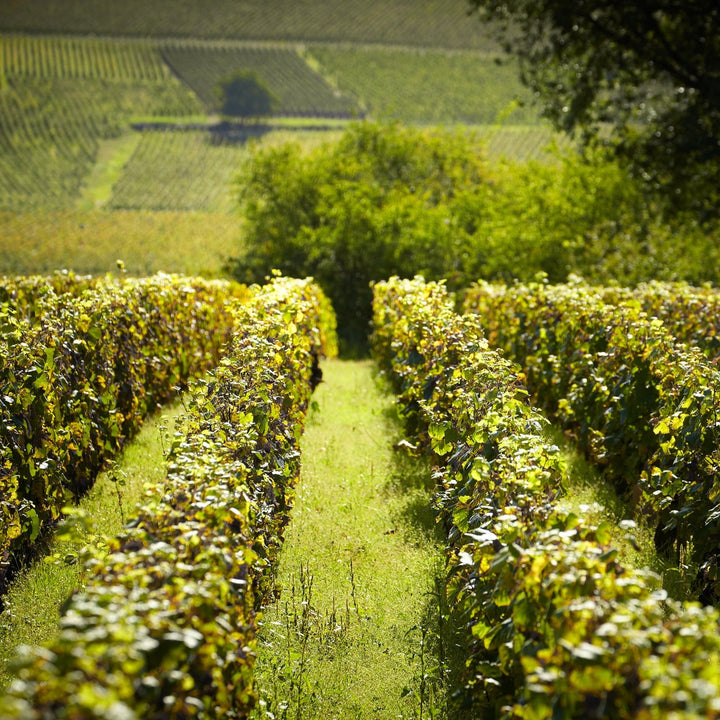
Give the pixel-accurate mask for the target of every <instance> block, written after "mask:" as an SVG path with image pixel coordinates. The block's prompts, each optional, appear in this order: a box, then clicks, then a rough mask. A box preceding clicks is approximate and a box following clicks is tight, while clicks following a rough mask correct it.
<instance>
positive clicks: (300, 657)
mask: <svg viewBox="0 0 720 720" xmlns="http://www.w3.org/2000/svg"><path fill="white" fill-rule="evenodd" d="M373 367H374V366H373V364H372V363H371V362H369V361H363V362H350V361H339V360H338V361H331V362H327V363H325V364H324V365H323V373H324V382H323V383H322V384H321V385H320V386H319V387H318V389H317V390H316V393H315V395H314V399H315V402H316V404H317V408H316V410H315V411H314V412H312V413H311V415H310V418H309V422H308V425H307V428H306V431H305V435H304V437H303V441H302V452H303V470H302V474H301V478H300V482H299V485H298V488H297V496H296V502H295V506H294V508H293V510H292V514H291V521H290V525H289V526H288V530H287V533H286V537H285V543H284V546H283V549H282V551H281V557H280V565H279V572H278V582H279V585H280V587H281V593H280V596H279V597H278V599H277V601H276V602H275V604H274V605H272V606H271V607H268V608H266V610H265V611H264V614H263V620H262V626H261V631H260V642H259V652H258V661H257V664H256V670H257V677H258V682H259V688H260V691H261V696H262V701H263V702H262V706H261V707H260V708H259V709H258V711H257V712H256V714H255V717H256V718H257V719H258V720H259V719H261V718H262V719H266V718H268V719H269V718H271V717H275V718H281V717H287V718H300V717H302V718H304V719H305V720H310V719H311V718H317V719H318V720H319V719H320V718H322V720H331V719H337V720H340V719H342V720H346V719H347V720H349V719H350V718H353V719H355V718H363V719H366V718H373V719H375V720H384V719H385V718H387V719H388V720H389V719H390V718H413V717H431V715H430V708H433V711H435V712H438V713H444V712H445V707H446V703H447V699H448V698H447V693H446V687H445V680H446V679H447V678H446V677H445V675H444V674H443V673H442V672H440V671H439V670H438V665H439V663H440V659H439V645H438V634H439V624H438V623H439V620H438V614H439V610H438V608H439V605H440V603H441V601H440V597H439V595H438V592H437V585H436V583H438V582H440V578H441V577H442V575H443V568H444V561H443V557H444V554H443V547H444V544H443V542H442V537H441V534H440V533H439V529H438V528H436V526H435V524H434V519H433V513H432V510H431V497H432V481H431V478H430V468H429V467H428V466H427V464H426V463H425V462H423V461H420V460H416V459H413V458H409V457H408V456H406V455H405V454H404V453H403V452H402V451H401V450H394V449H393V445H394V444H395V443H397V442H398V441H399V440H400V439H401V437H402V433H401V429H400V424H399V422H398V420H397V417H396V414H395V407H394V402H393V398H392V397H391V395H390V394H389V393H387V392H384V391H383V390H382V388H381V387H380V386H379V385H378V384H377V383H376V382H375V380H374V370H373ZM440 665H442V666H443V667H447V664H445V663H440ZM433 717H435V715H433Z"/></svg>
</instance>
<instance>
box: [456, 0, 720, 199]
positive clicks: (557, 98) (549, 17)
mask: <svg viewBox="0 0 720 720" xmlns="http://www.w3.org/2000/svg"><path fill="white" fill-rule="evenodd" d="M470 4H471V5H472V6H473V8H474V10H476V11H477V12H478V13H479V15H480V18H481V20H482V21H483V22H488V23H490V24H491V26H492V27H494V28H496V30H497V33H498V34H499V35H500V37H501V39H502V41H503V43H504V46H505V48H506V50H508V51H509V52H510V53H512V54H515V55H517V56H519V58H520V62H521V71H522V78H523V81H524V82H525V83H526V84H527V85H528V86H529V87H530V88H531V89H532V90H533V91H534V92H535V94H536V96H537V97H538V98H539V99H540V101H541V103H542V106H543V111H544V114H545V116H546V117H548V118H549V119H550V120H551V121H552V122H553V123H554V124H555V126H556V127H558V128H560V129H562V130H565V131H568V132H570V133H575V134H578V135H579V136H580V137H581V138H582V139H583V140H584V141H585V142H586V143H605V144H606V145H608V146H609V147H611V148H612V149H613V150H614V151H615V152H616V153H617V154H618V155H619V156H620V157H621V158H623V159H624V160H625V161H627V162H628V164H629V167H630V168H631V169H632V170H633V172H635V173H636V174H637V175H638V176H640V177H642V178H643V179H644V180H645V181H646V182H647V183H648V184H649V185H650V186H651V187H653V188H655V189H657V190H660V191H661V193H662V194H663V195H664V196H665V197H666V198H670V199H671V200H672V203H673V206H674V207H676V208H677V207H695V208H698V207H702V208H703V209H704V210H705V211H707V210H708V209H711V208H713V207H714V206H715V205H716V200H717V190H716V188H718V187H720V3H718V2H717V0H639V1H638V0H635V1H634V2H628V1H627V0H504V1H503V0H470Z"/></svg>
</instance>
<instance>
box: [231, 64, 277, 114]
mask: <svg viewBox="0 0 720 720" xmlns="http://www.w3.org/2000/svg"><path fill="white" fill-rule="evenodd" d="M218 97H219V99H220V102H221V106H220V112H221V113H222V114H223V115H229V116H232V117H243V118H259V117H264V116H267V115H271V114H272V113H273V111H274V110H275V108H276V106H277V104H278V101H277V98H276V97H275V96H274V95H273V94H272V92H270V90H269V89H268V87H267V86H266V85H265V84H264V83H263V81H262V80H261V79H260V78H259V77H258V76H257V74H256V73H254V72H252V71H238V72H236V73H233V74H232V75H230V76H229V77H227V78H225V79H224V80H221V81H220V83H219V84H218Z"/></svg>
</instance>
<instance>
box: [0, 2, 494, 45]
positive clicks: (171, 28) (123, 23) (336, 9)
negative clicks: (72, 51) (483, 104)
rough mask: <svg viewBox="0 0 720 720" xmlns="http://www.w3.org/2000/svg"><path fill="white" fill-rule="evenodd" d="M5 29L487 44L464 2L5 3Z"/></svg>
mask: <svg viewBox="0 0 720 720" xmlns="http://www.w3.org/2000/svg"><path fill="white" fill-rule="evenodd" d="M0 28H2V29H3V30H4V31H6V32H8V31H11V32H32V33H54V34H57V33H76V34H80V35H87V34H96V35H121V36H125V35H135V36H140V37H148V36H151V37H152V36H155V37H167V36H174V37H200V38H227V39H236V40H289V41H292V42H297V41H299V42H309V41H325V42H328V41H329V42H371V43H382V44H394V45H418V46H425V47H450V48H455V47H475V48H483V47H486V46H487V45H488V43H489V42H491V41H490V40H489V39H488V35H487V33H485V32H484V31H483V28H482V27H481V26H480V24H479V23H478V22H477V21H476V20H473V18H469V17H468V15H467V6H466V4H465V2H464V0H443V2H438V1H437V0H370V1H369V2H368V1H366V0H343V2H342V3H338V2H335V1H334V0H313V2H310V3H298V2H295V1H294V0H274V1H273V4H272V12H268V4H267V2H265V0H243V2H242V6H238V3H237V2H235V1H234V0H202V1H200V0H168V2H157V1H155V2H144V1H143V0H128V1H127V2H124V3H122V4H117V5H113V6H112V7H110V8H109V7H108V5H107V3H106V2H104V0H66V1H65V2H63V3H62V5H57V4H56V3H53V2H48V0H9V2H5V3H3V4H2V7H0Z"/></svg>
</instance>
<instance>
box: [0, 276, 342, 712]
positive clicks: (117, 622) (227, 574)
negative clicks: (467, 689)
mask: <svg viewBox="0 0 720 720" xmlns="http://www.w3.org/2000/svg"><path fill="white" fill-rule="evenodd" d="M233 316H234V317H233V319H234V333H233V339H232V341H231V343H230V347H229V352H228V354H227V355H226V356H225V357H224V358H223V360H222V362H221V364H220V366H219V367H218V368H217V370H216V371H215V372H214V373H212V374H211V377H210V379H209V380H207V381H205V382H203V383H200V384H199V385H197V386H196V387H195V389H194V391H193V397H192V400H191V402H190V406H189V409H188V415H187V417H186V419H185V421H184V424H183V426H182V428H181V430H180V431H179V432H178V433H176V437H175V440H174V442H173V446H172V449H171V451H170V454H169V458H168V477H167V482H166V484H165V485H164V486H163V487H161V488H153V489H152V490H151V491H150V492H149V493H148V495H147V497H146V499H145V501H144V504H143V505H142V506H141V507H140V508H139V509H138V513H137V516H136V517H135V519H134V520H133V521H132V522H130V523H129V524H128V526H127V528H126V530H125V532H124V533H123V534H122V535H120V536H118V537H117V538H115V539H114V540H112V541H111V542H110V545H109V548H108V549H107V550H105V551H102V550H98V549H90V550H88V554H87V559H86V560H85V562H86V569H87V572H88V576H89V578H90V580H89V583H88V586H87V587H86V588H85V589H84V590H83V591H82V592H80V593H77V594H76V595H74V596H73V597H72V598H71V599H70V600H69V601H68V603H67V606H66V608H65V612H64V615H63V617H62V620H61V633H60V636H59V638H58V639H57V641H56V642H55V643H54V644H53V645H52V646H51V647H49V648H47V649H38V648H35V649H31V648H25V649H24V655H21V656H20V658H19V659H18V662H17V663H16V665H17V672H18V679H17V680H15V681H14V682H13V683H12V684H11V685H10V687H9V689H8V693H7V695H6V697H5V698H3V699H0V714H2V716H3V717H7V718H38V719H39V718H50V717H52V718H80V717H82V718H110V717H112V718H155V719H157V720H160V718H163V719H168V718H190V717H198V718H246V717H247V715H248V713H249V711H250V710H251V708H252V706H253V705H254V703H255V700H256V693H255V689H254V683H253V672H252V671H253V663H254V653H255V631H256V610H257V607H258V606H259V604H260V602H261V600H262V599H263V597H264V595H265V594H266V593H267V592H269V591H270V590H271V589H272V583H271V580H270V577H271V574H270V572H269V570H270V568H271V563H272V561H273V558H274V555H275V550H276V547H277V545H278V543H279V541H280V538H281V534H282V528H283V527H284V525H285V524H286V522H287V513H288V511H289V508H290V506H291V504H292V486H293V484H294V482H295V480H296V478H297V474H298V471H299V452H298V440H299V438H300V434H301V431H302V424H303V419H304V415H305V411H306V408H307V405H308V400H309V396H310V392H311V389H312V385H313V382H312V378H313V377H314V376H315V375H316V373H317V368H316V363H317V358H318V357H319V356H320V355H322V354H324V353H330V354H331V353H333V352H334V346H335V340H334V324H333V323H334V318H333V316H332V313H331V310H330V309H329V306H328V305H327V302H326V301H325V299H324V296H322V294H321V293H320V292H319V291H318V290H317V289H316V288H315V287H314V286H313V285H312V284H311V283H310V282H308V281H294V280H286V279H281V280H276V281H275V282H273V283H272V284H271V285H270V286H268V287H267V288H265V289H262V290H259V291H257V292H256V294H255V296H254V297H253V298H252V299H251V300H250V301H249V302H247V303H246V304H236V305H235V306H234V309H233Z"/></svg>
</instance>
